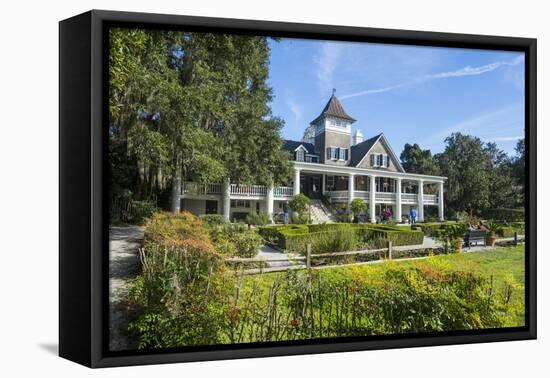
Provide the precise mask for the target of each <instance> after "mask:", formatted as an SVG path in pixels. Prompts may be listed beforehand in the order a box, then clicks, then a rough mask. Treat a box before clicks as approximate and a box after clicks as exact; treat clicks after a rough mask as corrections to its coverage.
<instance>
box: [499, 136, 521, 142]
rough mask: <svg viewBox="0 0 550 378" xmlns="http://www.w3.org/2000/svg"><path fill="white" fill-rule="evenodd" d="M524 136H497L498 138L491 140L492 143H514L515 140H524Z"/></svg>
mask: <svg viewBox="0 0 550 378" xmlns="http://www.w3.org/2000/svg"><path fill="white" fill-rule="evenodd" d="M524 137H525V135H519V136H499V137H494V138H493V141H494V142H514V141H516V140H520V139H522V138H524Z"/></svg>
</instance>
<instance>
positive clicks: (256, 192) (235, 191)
mask: <svg viewBox="0 0 550 378" xmlns="http://www.w3.org/2000/svg"><path fill="white" fill-rule="evenodd" d="M231 194H232V195H237V196H250V197H265V196H266V195H267V187H266V186H263V185H238V184H231Z"/></svg>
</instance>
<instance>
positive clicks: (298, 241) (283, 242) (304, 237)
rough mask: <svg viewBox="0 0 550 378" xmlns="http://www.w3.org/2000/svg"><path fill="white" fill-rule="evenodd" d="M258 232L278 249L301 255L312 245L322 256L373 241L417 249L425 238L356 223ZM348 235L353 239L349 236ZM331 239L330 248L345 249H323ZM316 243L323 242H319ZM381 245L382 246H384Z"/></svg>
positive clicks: (416, 233) (403, 230)
mask: <svg viewBox="0 0 550 378" xmlns="http://www.w3.org/2000/svg"><path fill="white" fill-rule="evenodd" d="M259 232H260V235H262V236H263V237H264V238H265V239H266V240H270V241H275V240H276V241H277V243H278V245H279V247H281V248H283V249H285V250H288V251H293V252H298V253H304V251H305V248H306V245H307V244H308V243H311V244H312V246H313V245H316V244H317V245H319V247H318V248H317V249H318V250H319V251H322V252H318V253H324V252H341V251H342V250H347V251H349V250H353V249H360V248H367V247H369V248H370V247H371V246H372V245H373V242H374V241H376V243H375V244H377V245H379V244H381V243H382V242H381V241H382V240H383V241H391V242H392V244H393V245H394V246H400V245H417V244H422V242H423V241H424V234H423V233H422V232H421V231H413V230H409V229H406V228H402V227H392V226H387V225H371V224H355V223H353V224H348V223H328V224H316V225H292V226H278V227H277V226H276V227H262V228H260V231H259ZM351 234H353V236H350V235H351ZM330 238H332V239H334V240H335V241H334V244H333V245H336V246H338V245H345V249H342V248H343V247H342V248H341V247H335V248H334V250H329V249H328V248H327V247H324V246H328V245H331V243H330V242H329V240H328V239H330ZM318 239H322V241H320V240H318ZM347 240H348V241H349V243H348V242H347ZM346 243H348V244H346ZM383 244H384V245H385V242H383ZM316 253H317V252H316Z"/></svg>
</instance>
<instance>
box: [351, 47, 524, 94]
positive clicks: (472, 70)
mask: <svg viewBox="0 0 550 378" xmlns="http://www.w3.org/2000/svg"><path fill="white" fill-rule="evenodd" d="M523 61H524V57H523V55H520V56H518V57H517V58H515V59H513V60H511V61H508V62H506V61H500V62H494V63H489V64H485V65H483V66H479V67H471V66H466V67H463V68H461V69H458V70H455V71H447V72H439V73H435V74H430V75H424V76H420V77H417V78H415V79H412V80H410V81H406V82H403V83H399V84H396V85H392V86H388V87H384V88H377V89H368V90H365V91H360V92H356V93H351V94H348V95H344V96H340V99H342V100H343V99H346V98H351V97H358V96H365V95H369V94H376V93H383V92H389V91H392V90H395V89H400V88H404V87H408V86H412V85H416V84H421V83H425V82H428V81H432V80H438V79H446V78H449V77H461V76H473V75H482V74H484V73H487V72H492V71H494V70H496V69H498V68H500V67H502V66H516V65H518V64H521V63H523Z"/></svg>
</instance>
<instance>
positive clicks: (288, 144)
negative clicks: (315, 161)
mask: <svg viewBox="0 0 550 378" xmlns="http://www.w3.org/2000/svg"><path fill="white" fill-rule="evenodd" d="M300 145H302V146H304V147H305V149H306V150H307V153H308V154H312V155H313V154H316V153H315V146H314V145H313V144H312V143H306V142H299V141H296V140H288V139H286V140H284V143H283V150H285V151H289V152H291V153H294V150H296V149H297V148H298V147H300Z"/></svg>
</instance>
